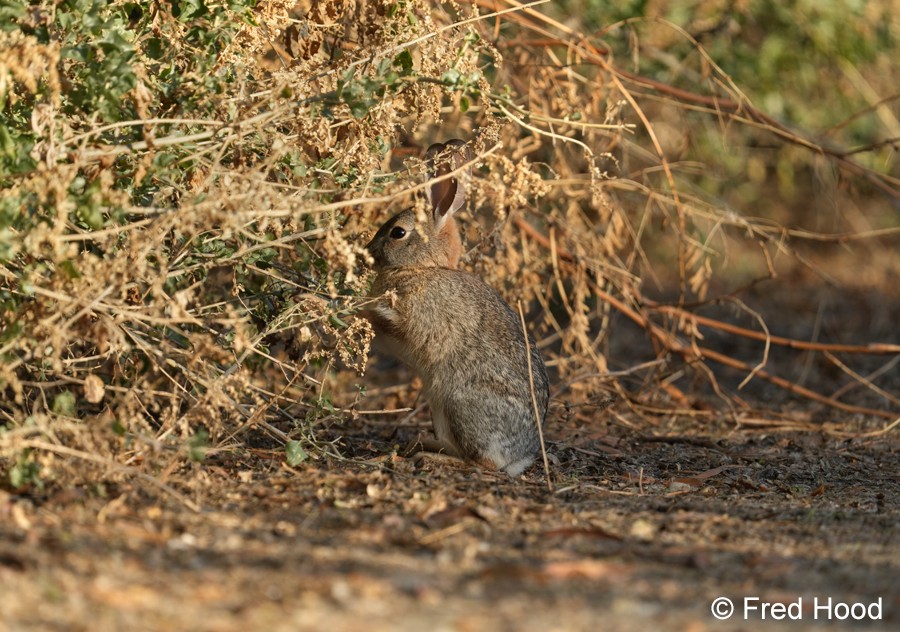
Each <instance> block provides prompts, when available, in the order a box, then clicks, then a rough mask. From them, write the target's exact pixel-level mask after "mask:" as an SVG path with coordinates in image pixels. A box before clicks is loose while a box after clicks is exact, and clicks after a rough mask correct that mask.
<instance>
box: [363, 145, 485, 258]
mask: <svg viewBox="0 0 900 632" xmlns="http://www.w3.org/2000/svg"><path fill="white" fill-rule="evenodd" d="M468 159H469V152H468V150H467V148H466V144H465V143H464V142H463V141H461V140H459V139H456V138H454V139H452V140H448V141H447V142H446V143H435V144H434V145H432V146H431V147H429V148H428V151H427V152H426V154H425V160H426V162H427V164H428V176H429V182H428V186H427V187H426V189H425V192H426V195H427V197H428V203H429V206H430V217H429V218H428V221H427V222H425V223H424V224H423V223H421V222H417V221H416V213H415V211H413V210H412V209H407V210H405V211H401V212H400V213H398V214H397V215H394V216H393V217H392V218H391V219H389V220H388V221H387V222H385V223H384V224H383V225H382V226H381V228H379V229H378V232H377V233H375V236H374V237H373V238H372V241H370V242H369V245H368V246H366V248H367V249H368V251H369V253H370V254H371V255H372V258H373V259H374V260H375V269H376V270H381V269H385V268H396V267H401V266H434V267H441V268H456V266H457V264H458V263H459V257H460V254H461V253H462V242H461V240H460V238H459V229H458V228H457V227H456V222H455V221H454V219H453V215H454V213H456V211H458V210H459V209H460V208H462V206H463V204H465V201H466V179H467V177H468V174H467V173H459V174H454V175H450V174H451V173H453V172H454V171H457V170H459V169H460V167H462V166H463V165H464V164H465V163H466V161H467V160H468Z"/></svg>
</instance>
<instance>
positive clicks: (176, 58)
mask: <svg viewBox="0 0 900 632" xmlns="http://www.w3.org/2000/svg"><path fill="white" fill-rule="evenodd" d="M95 4H96V3H92V2H90V0H83V1H73V2H68V3H65V5H60V6H59V7H56V6H55V5H54V3H49V2H45V3H44V4H42V5H40V6H39V7H36V8H34V9H33V10H31V11H30V12H28V13H23V14H21V15H19V16H18V17H17V20H18V22H17V25H18V28H17V30H13V31H11V32H8V33H5V34H3V38H4V39H3V44H4V46H3V51H2V54H0V94H2V96H3V99H4V103H5V105H4V108H5V111H6V114H8V115H9V124H8V125H6V126H5V127H4V130H5V132H4V133H5V136H4V138H7V139H9V138H10V137H11V136H10V134H11V133H15V134H18V136H17V137H15V138H14V140H15V141H16V142H17V143H19V144H18V146H17V147H14V148H12V149H9V147H8V143H7V146H6V147H5V149H4V151H6V159H5V160H6V163H5V165H6V166H7V170H6V172H5V173H4V175H3V176H2V179H3V183H4V187H5V188H6V193H5V195H4V198H5V199H4V203H3V209H2V211H3V213H2V217H3V218H4V219H3V224H2V226H0V235H2V241H3V242H4V243H3V245H2V248H0V260H2V266H0V274H2V278H0V299H2V307H0V309H2V312H0V318H2V326H3V330H4V332H3V335H2V337H0V355H2V357H3V360H4V361H3V365H2V367H0V389H2V393H3V401H2V402H0V420H2V423H5V424H6V428H5V431H4V432H3V434H2V435H0V454H2V456H3V458H4V460H5V461H6V464H7V468H6V469H7V470H9V471H11V472H15V473H16V474H15V476H16V477H17V478H16V482H17V484H19V485H27V484H29V483H30V484H38V483H39V482H40V481H42V480H58V481H67V482H74V481H79V480H82V481H87V480H93V479H94V478H95V477H96V476H97V475H98V474H100V475H102V476H104V477H105V478H107V479H110V480H114V479H115V478H116V477H119V476H130V475H134V473H135V472H140V473H143V474H145V475H146V474H147V473H149V474H151V475H154V476H155V475H156V474H157V473H159V472H165V475H164V476H162V477H161V478H162V479H163V483H164V481H165V479H166V478H168V477H171V476H172V475H173V472H176V471H177V470H178V468H179V467H187V466H188V465H189V464H190V463H191V461H192V459H193V460H196V459H197V458H201V457H202V456H203V455H204V454H207V453H208V451H209V450H210V449H223V448H225V447H228V446H229V445H233V444H234V442H235V441H255V440H256V439H254V438H253V437H254V436H256V435H257V434H258V433H259V432H263V433H266V434H268V435H271V436H273V437H275V438H276V439H277V440H278V441H301V442H302V443H303V445H304V446H306V447H307V448H308V449H309V450H310V452H311V454H312V455H313V457H314V458H322V457H323V456H324V455H326V454H332V455H334V451H333V449H332V448H331V447H330V446H328V445H325V444H322V443H320V442H319V438H320V437H322V436H323V435H322V434H321V432H322V430H323V428H325V427H327V425H328V424H329V423H330V422H332V421H335V420H343V419H344V418H345V417H344V415H343V413H341V412H340V410H338V409H340V408H342V407H343V408H346V407H349V406H351V405H354V404H355V403H356V402H357V401H358V399H359V397H360V393H359V392H354V391H353V386H352V385H353V383H354V382H360V380H359V379H358V378H356V377H354V375H355V374H356V373H362V372H363V370H364V367H365V362H366V357H367V356H368V353H369V346H370V342H371V338H372V332H371V328H370V327H369V326H368V324H367V323H366V322H365V321H364V320H363V319H361V318H360V317H359V316H358V315H357V313H358V311H359V309H360V307H361V306H362V305H363V304H364V303H365V301H366V300H367V299H366V298H365V297H366V288H367V287H368V283H369V281H370V273H369V272H368V271H367V270H366V269H365V262H366V254H365V252H364V249H363V245H364V244H365V241H366V234H371V232H372V230H373V228H374V227H376V226H377V224H378V223H380V222H381V221H383V220H384V219H385V218H386V217H387V216H388V215H389V214H390V213H392V212H395V211H396V210H399V209H400V208H402V207H403V206H404V205H407V204H413V203H415V199H416V198H415V194H416V192H417V191H418V190H420V189H421V184H420V183H421V181H422V174H423V168H422V164H421V161H420V160H419V158H418V156H420V155H421V151H422V147H423V146H426V145H427V144H429V143H430V142H432V141H435V140H441V139H444V138H448V137H452V136H459V137H462V138H465V139H468V140H470V141H471V143H472V147H473V150H474V152H475V154H476V155H477V156H478V158H477V162H476V169H475V178H474V182H473V186H472V189H473V190H472V195H471V202H470V204H469V207H468V212H467V213H466V214H465V215H464V217H463V227H464V231H465V236H466V241H467V244H468V245H469V248H470V249H469V251H468V252H467V255H466V257H465V259H464V261H463V265H464V266H466V267H468V268H469V269H471V270H473V271H474V272H476V273H478V274H480V275H482V276H483V277H484V278H485V279H486V280H487V281H488V282H489V283H490V284H491V285H493V286H494V287H496V288H498V289H499V290H500V291H501V292H502V293H503V294H504V296H505V297H506V298H507V300H509V302H510V303H511V304H515V303H516V302H517V301H522V302H523V303H525V304H526V305H530V306H531V309H530V319H531V322H532V323H533V328H534V330H535V333H536V334H537V335H538V337H539V338H541V339H542V345H543V346H544V349H545V353H546V355H547V356H548V358H549V359H550V360H551V365H552V368H553V372H554V375H555V377H556V382H557V384H558V387H557V394H558V396H559V398H560V401H562V399H563V398H565V399H566V400H570V401H572V402H574V403H576V404H583V403H591V402H596V401H599V400H601V399H603V398H604V397H605V393H608V392H610V391H616V392H618V394H619V396H621V397H622V398H624V399H625V400H626V402H627V403H628V404H629V407H630V408H631V409H632V410H633V411H634V412H640V411H641V410H644V411H646V410H658V409H663V410H668V411H675V410H676V409H677V408H678V407H685V406H688V407H690V406H693V405H694V403H696V402H697V401H700V400H692V399H691V397H690V396H689V395H688V394H686V392H687V391H689V390H690V380H691V379H693V378H692V376H694V378H696V377H698V376H699V378H700V379H701V381H702V382H703V383H704V384H711V385H712V386H713V389H714V390H715V391H716V392H718V393H719V394H720V395H721V397H722V401H724V402H726V403H727V404H728V405H729V407H732V410H734V408H733V407H734V406H736V405H737V406H738V408H740V406H739V402H738V401H737V400H735V399H733V398H732V397H731V395H730V394H729V392H727V390H726V389H723V388H722V387H720V385H719V384H718V382H717V380H716V378H715V376H714V374H713V373H712V372H711V371H710V370H709V368H708V367H707V365H706V364H705V363H704V362H705V361H706V360H709V359H713V360H715V359H716V358H715V357H711V356H710V355H709V354H708V353H705V352H704V350H703V349H702V348H701V347H702V344H703V336H702V334H701V332H700V329H699V328H698V325H697V322H696V321H695V320H693V319H692V318H691V315H690V313H689V311H686V310H685V306H689V305H695V306H696V305H699V304H702V303H703V302H704V301H706V300H708V299H709V298H710V297H715V296H723V295H724V296H728V297H733V296H735V294H734V293H735V291H736V289H737V288H738V287H739V285H741V284H744V283H748V282H752V281H753V279H755V278H767V277H770V276H773V275H774V268H773V264H772V260H773V259H775V258H778V257H779V256H782V257H784V256H787V257H791V256H794V255H795V254H796V250H795V248H794V247H793V245H792V238H795V237H796V238H802V237H803V235H802V234H801V233H802V232H803V229H802V228H801V229H796V230H793V231H792V230H787V229H785V228H782V227H781V226H778V225H776V224H775V223H773V222H771V221H768V220H756V219H752V217H751V216H750V215H748V214H743V213H741V212H739V211H737V210H735V209H733V208H723V207H721V206H720V205H718V204H717V201H716V200H715V199H714V198H712V197H710V196H708V195H705V194H703V193H702V192H700V191H699V189H697V188H696V183H695V181H694V180H693V179H692V178H693V176H695V175H696V173H697V170H696V165H693V164H690V163H689V162H684V163H677V162H674V161H673V160H672V158H675V160H677V159H680V158H681V157H682V156H681V155H680V153H679V152H682V153H683V152H684V151H685V149H684V148H685V144H686V143H689V142H690V139H689V138H688V135H689V133H690V132H689V130H688V128H687V127H686V126H687V125H688V124H689V123H691V122H692V121H695V122H696V121H697V120H698V119H700V118H703V119H704V120H705V122H704V123H703V125H705V126H706V127H704V128H703V129H704V132H708V130H709V129H710V127H711V128H712V129H717V126H718V125H719V124H720V123H721V124H722V128H721V129H722V131H723V133H724V132H725V131H726V130H725V128H726V127H729V126H734V125H741V124H748V122H750V123H752V122H753V121H757V122H759V121H760V120H762V121H763V123H765V125H768V126H769V127H772V125H771V124H770V123H767V122H765V120H764V119H760V118H759V117H756V116H755V114H754V112H756V111H755V110H753V109H752V105H751V104H750V103H749V102H748V101H747V100H746V98H745V97H744V96H743V95H742V94H741V93H740V92H739V91H738V90H737V88H736V87H735V86H734V85H733V84H732V83H731V82H730V80H729V77H728V76H727V75H725V74H724V73H723V72H721V71H720V70H719V69H718V68H716V67H715V65H714V64H712V63H711V60H709V59H708V58H706V57H705V56H704V55H703V54H702V49H700V48H699V47H696V48H695V49H694V50H695V51H697V55H696V56H695V58H694V59H693V60H685V61H684V62H683V63H684V64H685V68H687V65H688V64H691V63H693V64H696V68H693V69H692V71H696V72H697V73H698V74H699V76H701V77H702V80H698V82H697V85H696V89H697V91H704V90H706V91H708V93H707V92H704V94H703V95H701V96H702V97H703V98H702V99H700V102H701V103H702V104H703V105H702V107H701V106H699V105H697V103H692V102H691V101H690V99H689V98H685V97H684V95H678V94H677V93H676V92H675V91H673V90H670V91H669V92H668V93H666V92H665V91H662V90H660V88H666V87H667V86H665V85H662V86H659V85H655V86H654V85H652V84H649V83H647V82H643V83H642V82H641V81H640V78H639V77H638V78H635V76H633V75H631V74H629V73H627V72H625V71H623V70H621V68H620V62H619V61H618V60H617V58H616V56H615V55H614V54H613V49H614V47H613V46H607V45H606V43H605V42H604V39H603V37H601V36H596V37H592V38H586V37H585V36H584V35H583V34H581V33H578V32H577V31H575V30H573V29H572V28H570V27H568V26H566V25H565V24H562V23H560V22H557V21H555V20H554V19H552V18H549V17H547V15H548V14H545V13H540V11H541V10H542V9H541V7H537V8H536V9H523V8H522V7H520V6H519V5H517V4H516V3H514V2H492V1H484V2H478V3H474V4H468V3H465V4H459V5H456V4H449V5H439V4H436V3H431V2H426V1H424V0H410V1H406V2H384V1H377V0H375V1H365V0H359V1H356V2H350V1H346V2H344V1H341V0H310V1H308V2H301V3H299V4H295V3H293V2H287V1H272V2H259V3H258V5H257V6H255V7H254V8H250V5H249V4H248V5H247V6H246V7H244V8H241V6H240V3H233V4H232V5H225V4H221V3H208V10H207V13H204V14H196V15H194V14H190V15H189V14H188V13H187V11H188V9H187V8H185V7H186V6H187V5H185V6H184V7H181V5H179V4H177V3H176V4H173V5H171V6H170V5H169V4H167V3H157V4H154V6H152V7H148V8H145V9H143V10H141V9H136V8H134V5H128V4H126V3H122V2H113V3H108V4H107V3H100V4H102V5H103V6H100V5H97V6H94V5H95ZM179 7H181V8H179ZM86 8H90V9H91V10H95V11H97V12H98V15H100V16H101V18H99V19H100V20H101V22H102V24H101V26H100V27H98V28H100V29H101V30H100V31H98V32H94V31H85V30H82V31H79V30H78V28H75V27H73V26H71V18H72V16H76V17H77V16H78V15H79V11H84V10H86ZM79 28H80V27H79ZM84 28H85V29H87V28H88V27H84ZM92 28H93V27H92ZM625 31H627V28H626V27H625V26H624V25H618V27H617V28H616V29H611V30H610V31H609V33H607V34H605V36H606V37H608V38H610V40H615V41H616V42H619V39H617V38H620V36H621V34H622V33H623V32H625ZM117 33H118V34H121V33H128V36H127V37H125V36H122V37H119V38H118V39H117V38H116V37H114V36H113V35H114V34H117ZM100 35H102V36H103V37H106V38H107V40H106V41H108V42H111V43H110V44H109V45H108V46H107V47H105V48H104V47H97V44H96V41H95V40H92V39H91V37H92V36H93V37H95V38H96V37H99V36H100ZM670 35H671V33H670ZM60 50H63V51H65V54H64V55H63V56H62V57H61V56H60ZM633 50H634V52H635V53H636V52H637V51H638V50H640V49H639V47H635V48H634V49H633ZM78 51H80V52H78ZM76 52H78V54H76ZM113 63H115V64H117V65H115V66H114V67H109V66H104V64H107V65H108V64H113ZM103 72H109V73H114V74H113V75H112V76H113V77H114V78H118V79H119V80H120V81H119V82H118V83H116V84H114V85H113V87H109V86H102V87H97V86H96V85H94V84H92V83H91V81H92V80H93V78H94V77H95V76H96V75H97V74H98V73H103ZM60 77H64V78H66V79H65V81H64V82H61V79H60ZM66 82H68V83H67V84H66ZM91 90H94V91H95V92H91ZM654 90H656V91H655V92H654ZM104 91H105V92H104ZM689 96H690V95H688V97H689ZM717 101H719V103H718V105H716V102H717ZM726 102H727V103H728V104H731V105H723V104H725V103H726ZM698 112H699V113H698ZM765 125H763V127H765ZM10 130H11V131H12V132H11V131H10ZM771 131H772V130H771V129H764V130H763V132H759V131H758V130H756V129H754V128H753V126H752V125H750V126H749V131H747V132H746V133H748V134H760V133H770V132H771ZM775 131H776V132H779V130H777V129H776V130H775ZM782 132H783V130H782ZM731 133H732V134H734V133H735V132H731ZM779 133H781V132H779ZM787 136H788V135H787V134H786V133H781V137H782V138H787V140H788V141H797V142H799V141H800V140H802V139H799V140H798V138H796V137H795V138H788V137H787ZM800 144H801V145H802V144H803V143H800ZM22 148H25V149H26V151H24V153H23V150H22ZM833 158H834V160H835V161H836V164H837V166H838V167H842V168H845V169H847V172H848V173H850V174H851V175H852V174H856V175H857V176H859V175H862V176H863V177H866V178H869V179H874V180H875V181H877V183H878V184H879V186H882V185H883V187H893V190H894V192H896V181H894V180H891V179H890V178H887V177H884V176H882V175H881V174H878V173H876V172H873V171H871V170H869V169H867V168H863V167H859V168H858V169H857V168H856V167H853V168H851V167H848V166H847V164H845V163H847V162H848V161H849V159H844V158H841V159H838V158H837V157H835V156H833ZM841 160H844V163H842V162H841ZM854 164H856V163H854ZM854 169H855V170H854ZM893 228H896V225H895V224H894V225H893ZM842 230H843V229H839V230H838V231H837V232H842ZM855 232H857V233H858V232H865V229H861V230H857V231H855ZM817 234H818V233H817ZM892 234H894V235H895V234H896V233H892ZM886 238H889V236H888V237H886ZM876 250H877V249H876ZM750 258H752V264H746V263H744V264H742V263H741V261H747V260H749V259H750ZM738 260H740V261H738ZM735 265H743V266H745V267H747V270H742V271H739V273H735V271H734V270H733V268H734V266H735ZM735 279H737V281H739V283H736V282H734V280H735ZM648 287H649V288H650V292H651V294H652V295H654V296H655V297H656V299H657V300H658V301H669V302H670V303H669V305H663V304H662V303H655V302H653V301H652V300H650V299H649V298H648V296H647V293H648ZM667 307H668V308H670V311H665V309H663V308H667ZM747 311H749V312H751V313H752V311H753V310H750V309H749V308H747ZM621 314H625V315H627V316H628V318H630V319H631V320H632V321H633V322H634V323H636V324H638V325H639V326H640V330H641V331H642V333H639V334H634V333H631V334H629V337H628V338H627V339H628V340H629V341H631V342H629V343H628V344H627V345H626V346H627V347H628V348H626V349H624V350H623V349H622V348H621V346H620V347H616V346H615V344H614V342H615V341H613V343H611V341H610V335H611V334H612V335H613V336H616V335H617V334H616V333H615V331H614V325H613V324H612V323H614V322H615V321H616V318H618V319H619V321H618V322H619V323H620V324H621V323H622V318H621ZM617 315H618V316H617ZM735 335H738V336H739V335H741V334H740V333H737V334H735ZM647 340H649V341H650V342H651V343H652V344H650V345H647V344H646V341H647ZM632 342H633V345H632ZM639 344H640V345H644V347H643V350H642V351H640V352H637V351H635V352H634V353H629V349H631V348H634V345H639ZM654 358H656V360H655V361H653V362H650V363H649V364H646V365H642V366H641V367H637V368H633V367H634V366H635V365H636V364H638V363H639V361H640V360H643V359H651V360H652V359H654ZM750 366H751V365H744V373H746V370H747V369H749V368H750ZM611 368H613V369H616V370H617V371H620V373H618V374H616V375H614V376H610V374H609V372H610V369H611ZM738 368H740V367H738ZM622 371H624V373H622ZM755 375H756V377H757V379H761V378H762V377H764V376H765V373H764V372H756V373H755ZM679 377H680V378H681V379H682V386H680V387H676V386H675V381H676V378H679ZM701 390H702V389H701ZM835 401H836V400H835ZM692 402H693V403H692ZM736 402H737V404H736ZM826 403H827V402H826ZM336 406H337V408H338V409H336ZM641 407H644V408H641ZM588 410H590V409H588ZM251 429H252V430H253V431H254V432H253V433H249V432H247V431H248V430H251ZM85 455H95V457H96V456H97V455H99V459H98V458H94V460H93V461H92V460H90V459H86V457H85ZM61 459H62V460H65V459H74V461H70V464H71V463H80V462H84V463H87V464H88V465H89V467H88V468H87V469H84V468H81V469H79V468H78V467H74V466H72V467H65V466H61V465H60V463H61ZM169 491H172V490H169Z"/></svg>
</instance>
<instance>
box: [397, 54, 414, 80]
mask: <svg viewBox="0 0 900 632" xmlns="http://www.w3.org/2000/svg"><path fill="white" fill-rule="evenodd" d="M394 65H395V66H398V67H399V68H400V72H401V73H402V74H404V75H408V74H409V73H411V72H412V69H413V58H412V53H410V52H409V49H406V50H404V51H401V52H400V54H399V55H397V56H396V57H394Z"/></svg>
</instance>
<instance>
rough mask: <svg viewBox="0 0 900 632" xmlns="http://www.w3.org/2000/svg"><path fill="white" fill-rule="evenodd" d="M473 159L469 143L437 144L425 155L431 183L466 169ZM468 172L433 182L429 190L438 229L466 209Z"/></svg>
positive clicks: (428, 193)
mask: <svg viewBox="0 0 900 632" xmlns="http://www.w3.org/2000/svg"><path fill="white" fill-rule="evenodd" d="M469 159H470V153H469V150H468V148H467V147H466V144H465V143H464V142H463V141H461V140H459V139H458V138H454V139H451V140H448V141H447V142H446V143H435V144H434V145H432V146H431V147H429V148H428V151H427V152H425V161H426V163H427V165H428V177H429V179H430V180H434V179H436V178H440V177H441V176H446V175H447V174H448V173H450V172H451V171H455V170H456V169H459V168H460V167H462V166H463V165H464V164H465V163H466V162H467V161H468V160H469ZM467 177H468V173H461V174H458V175H457V176H455V177H452V178H444V179H443V180H440V181H439V182H433V183H430V184H429V185H428V187H427V188H426V189H425V194H426V195H427V196H428V202H429V203H430V204H431V212H432V215H433V216H434V223H435V226H436V227H437V228H438V229H440V228H441V226H443V224H444V222H445V221H447V218H448V217H450V216H451V215H453V214H454V213H455V212H456V211H458V210H459V209H460V208H462V205H463V204H465V202H466V182H465V181H466V179H467Z"/></svg>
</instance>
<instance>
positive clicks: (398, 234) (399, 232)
mask: <svg viewBox="0 0 900 632" xmlns="http://www.w3.org/2000/svg"><path fill="white" fill-rule="evenodd" d="M404 237H406V229H405V228H401V227H400V226H394V227H393V228H392V229H391V239H403V238H404Z"/></svg>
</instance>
